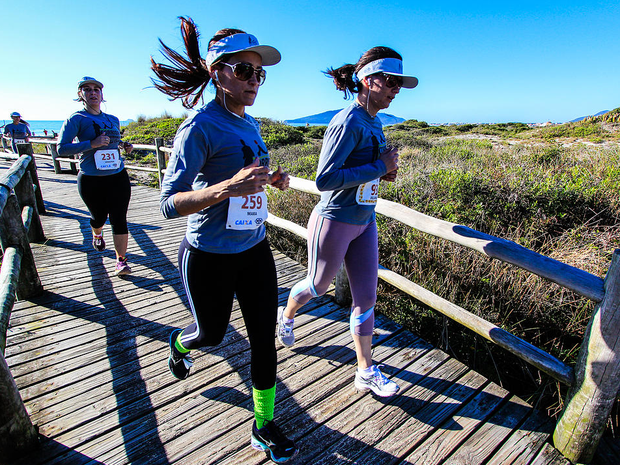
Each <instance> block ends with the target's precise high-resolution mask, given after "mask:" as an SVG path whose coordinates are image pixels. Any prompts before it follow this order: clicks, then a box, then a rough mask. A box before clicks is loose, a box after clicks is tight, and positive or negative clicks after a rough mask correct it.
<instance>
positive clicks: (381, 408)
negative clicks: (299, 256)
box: [7, 172, 562, 465]
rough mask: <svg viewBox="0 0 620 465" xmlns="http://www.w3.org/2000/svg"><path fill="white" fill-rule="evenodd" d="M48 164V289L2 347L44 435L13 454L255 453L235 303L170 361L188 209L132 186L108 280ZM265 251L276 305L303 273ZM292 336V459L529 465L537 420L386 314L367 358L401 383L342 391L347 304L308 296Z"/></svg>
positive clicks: (184, 315) (226, 459) (286, 360)
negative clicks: (120, 262) (215, 337)
mask: <svg viewBox="0 0 620 465" xmlns="http://www.w3.org/2000/svg"><path fill="white" fill-rule="evenodd" d="M46 174H47V173H45V172H43V173H42V174H41V175H40V177H41V178H42V181H43V182H44V185H43V190H44V198H45V199H46V207H47V208H48V215H46V217H44V219H43V221H44V229H45V231H46V234H47V236H48V238H49V240H48V241H47V242H46V244H45V245H43V246H38V247H37V248H36V249H35V257H36V259H37V266H38V267H39V271H40V273H41V277H42V281H43V284H44V286H45V288H46V292H45V293H44V294H43V295H41V296H39V297H38V298H36V299H33V300H32V301H30V302H20V303H19V304H18V305H17V306H16V309H15V311H14V319H13V320H12V331H11V334H10V335H9V345H10V347H8V348H7V360H8V362H9V365H10V366H11V369H12V372H13V373H14V376H15V378H16V382H17V383H18V386H19V387H20V391H21V392H22V396H23V397H24V400H25V402H26V405H27V407H28V409H29V411H30V413H31V416H32V418H33V422H34V423H35V424H37V425H38V426H39V428H40V432H41V436H42V447H41V449H40V450H39V451H37V452H33V454H31V455H30V456H28V457H25V458H24V459H23V460H21V461H20V462H19V464H20V465H22V464H26V463H27V464H29V465H32V464H37V463H38V464H43V463H45V464H67V463H70V464H74V463H75V464H86V463H89V464H95V463H105V464H111V463H136V464H167V463H184V464H202V463H231V464H233V463H235V464H239V463H244V464H246V463H264V462H265V460H266V459H265V456H264V455H263V454H262V453H259V452H257V451H254V450H253V449H251V448H250V447H249V439H250V438H249V436H250V429H251V421H252V418H253V414H252V398H251V387H252V386H251V379H250V365H249V364H250V356H249V344H248V341H247V339H246V332H245V327H244V325H243V319H242V318H241V315H240V312H239V311H238V309H237V308H236V305H235V309H234V312H233V316H232V318H231V321H230V325H229V328H228V331H227V333H226V336H225V339H224V341H223V342H222V344H221V345H219V346H218V347H215V348H206V349H204V350H202V351H196V354H195V355H196V356H195V358H196V363H195V366H194V370H193V371H192V375H191V376H190V377H189V378H188V379H187V380H185V381H183V382H177V381H176V380H175V379H174V378H173V377H172V376H171V375H170V374H169V372H168V369H167V362H166V360H167V356H168V336H169V333H170V331H171V330H172V329H173V328H177V327H184V326H186V325H187V324H188V323H189V321H190V315H189V312H188V311H187V309H186V307H185V305H184V303H183V299H184V295H185V293H184V290H183V288H182V285H181V282H180V279H179V277H178V272H177V269H176V266H175V264H176V250H177V247H178V244H179V242H180V240H181V238H182V236H183V233H184V229H185V225H184V223H185V221H184V220H181V221H165V220H163V219H162V218H161V217H160V215H159V211H158V210H159V209H158V207H159V204H158V201H157V191H155V190H153V189H148V188H144V187H135V188H134V191H133V199H132V203H131V204H130V214H129V218H130V219H131V221H132V223H130V225H129V228H130V234H131V239H130V249H129V253H128V256H129V261H130V264H131V265H132V268H133V270H134V273H133V274H132V275H130V276H128V277H126V278H123V279H119V278H117V277H115V276H113V275H112V272H111V270H112V269H113V266H114V258H115V257H114V253H113V250H107V251H106V252H104V253H97V252H95V251H94V250H92V247H91V244H90V241H91V236H90V226H89V224H88V216H87V213H86V210H85V208H84V207H83V205H82V204H81V200H80V199H79V197H78V196H77V190H76V187H75V185H74V182H71V181H70V180H71V179H75V178H71V177H68V176H67V177H64V178H62V179H61V180H60V181H59V180H58V179H56V178H53V175H52V179H51V180H50V181H48V178H49V177H50V176H48V175H46ZM47 182H50V183H54V184H53V185H52V184H46V183H47ZM108 236H109V234H108ZM275 256H276V263H277V267H278V279H279V285H280V288H279V294H280V302H281V303H284V301H285V300H286V297H287V296H288V292H289V289H290V287H291V286H292V285H293V284H294V283H295V282H297V281H298V280H299V279H301V278H302V277H303V276H304V275H305V271H304V269H303V268H301V267H300V266H299V265H298V264H296V263H294V262H292V261H291V260H290V259H287V258H286V257H283V256H282V255H281V254H279V253H277V252H275ZM296 336H297V340H298V341H299V342H298V343H297V345H296V346H295V348H293V350H289V349H283V348H279V350H278V358H279V364H278V387H277V398H276V401H277V404H276V416H277V418H278V422H279V424H281V425H282V427H283V429H284V430H285V431H286V432H287V434H289V435H290V436H292V437H294V438H295V439H296V440H298V441H299V444H300V446H301V448H302V450H301V452H300V455H299V457H298V458H297V459H296V460H295V462H294V463H313V464H314V463H324V464H332V463H365V464H366V463H367V464H378V463H381V464H384V463H385V464H388V463H416V464H417V463H482V462H484V463H498V464H499V463H502V464H503V463H534V461H535V460H536V458H537V457H539V456H541V454H543V451H544V450H546V449H545V446H544V445H545V442H546V441H547V439H548V434H549V428H550V425H549V423H548V421H547V419H546V418H544V417H542V416H541V415H539V414H538V413H536V412H535V411H533V410H532V408H531V407H530V406H529V405H527V404H525V403H524V402H523V401H521V400H520V399H518V398H516V397H514V396H511V395H510V394H509V393H507V392H506V391H504V390H503V389H501V388H500V387H498V386H496V385H494V384H492V383H489V382H488V381H487V380H486V379H484V378H482V377H481V376H480V375H478V374H477V373H475V372H473V371H471V370H469V369H468V368H467V367H465V366H463V365H462V364H460V363H459V362H457V361H456V360H453V359H450V358H449V357H448V356H447V355H446V354H445V353H443V352H442V351H440V350H438V349H435V348H433V347H432V346H430V345H429V344H427V343H426V342H424V341H422V340H421V339H419V338H417V337H415V336H414V335H412V334H411V333H408V332H406V331H403V330H402V329H401V328H399V327H398V326H397V325H395V324H394V323H392V322H391V321H389V320H387V319H385V318H383V317H380V316H379V317H378V318H377V330H376V334H375V337H374V343H375V344H376V346H375V349H374V354H373V358H374V359H375V360H376V361H377V362H379V363H383V364H384V372H385V373H386V374H388V375H389V376H390V377H393V378H394V379H396V380H397V382H398V383H399V384H400V386H401V393H400V395H399V396H396V397H394V398H392V399H378V398H374V397H373V396H371V395H369V394H361V393H357V392H355V391H354V389H353V386H352V385H353V373H354V369H355V353H354V350H353V345H352V342H351V337H350V334H349V331H348V310H347V309H343V308H340V307H338V306H336V305H334V304H333V303H332V302H331V300H330V299H329V298H328V297H322V298H317V299H315V300H314V301H313V302H312V303H311V304H309V305H307V306H306V307H305V308H304V309H303V311H302V312H301V313H300V314H299V316H298V317H297V318H296ZM545 453H547V452H545ZM558 463H562V462H558Z"/></svg>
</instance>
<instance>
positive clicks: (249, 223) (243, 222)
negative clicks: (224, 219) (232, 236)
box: [235, 220, 252, 226]
mask: <svg viewBox="0 0 620 465" xmlns="http://www.w3.org/2000/svg"><path fill="white" fill-rule="evenodd" d="M235 224H236V225H237V226H252V220H236V221H235Z"/></svg>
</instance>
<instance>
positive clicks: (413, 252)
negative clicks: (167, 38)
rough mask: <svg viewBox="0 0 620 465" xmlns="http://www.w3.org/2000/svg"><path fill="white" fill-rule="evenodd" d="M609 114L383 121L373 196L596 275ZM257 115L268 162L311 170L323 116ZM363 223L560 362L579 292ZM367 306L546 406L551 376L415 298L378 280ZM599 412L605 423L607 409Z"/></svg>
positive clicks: (612, 227) (606, 191) (158, 127)
mask: <svg viewBox="0 0 620 465" xmlns="http://www.w3.org/2000/svg"><path fill="white" fill-rule="evenodd" d="M619 117H620V108H619V109H616V110H613V111H612V112H609V113H607V114H605V115H602V116H600V117H596V118H587V119H585V120H583V121H580V122H577V123H567V124H563V125H553V126H548V127H539V128H532V127H529V126H528V125H526V124H523V123H506V124H485V125H476V124H465V125H449V126H431V125H429V124H427V123H425V122H423V121H416V120H409V121H405V122H404V123H400V124H396V125H392V126H387V127H386V128H385V132H386V136H387V139H388V143H389V144H391V145H393V146H397V147H399V149H400V161H399V175H398V179H397V181H396V182H395V183H391V184H390V183H381V186H380V196H381V197H382V198H385V199H388V200H392V201H395V202H398V203H401V204H403V205H406V206H408V207H410V208H413V209H415V210H417V211H420V212H422V213H425V214H427V215H430V216H433V217H436V218H441V219H444V220H447V221H450V222H453V223H459V224H463V225H466V226H469V227H471V228H474V229H477V230H479V231H482V232H485V233H488V234H491V235H493V236H497V237H501V238H504V239H508V240H511V241H514V242H516V243H518V244H520V245H522V246H524V247H527V248H529V249H532V250H534V251H535V252H538V253H541V254H544V255H547V256H550V257H552V258H554V259H557V260H560V261H562V262H564V263H567V264H569V265H572V266H575V267H578V268H581V269H584V270H586V271H588V272H590V273H593V274H595V275H597V276H601V277H603V276H604V275H605V273H606V271H607V267H608V266H609V263H610V259H611V254H612V252H613V251H614V249H617V248H620V196H619V195H618V193H619V192H620V140H619V139H620V120H619V119H618V118H619ZM261 121H262V131H263V138H264V140H265V142H266V143H267V145H268V147H269V149H270V154H271V157H272V165H273V166H277V165H278V164H279V165H282V166H283V168H284V169H285V170H286V171H288V172H289V173H290V174H292V175H294V176H298V177H302V178H305V179H313V178H314V175H315V170H316V166H317V162H318V157H319V153H320V148H321V137H322V135H323V133H324V131H325V127H324V126H322V127H316V126H313V127H292V126H287V125H285V124H282V123H279V122H276V121H271V120H267V119H263V120H261ZM179 123H180V121H178V122H177V121H172V120H170V119H169V118H162V119H159V120H154V121H144V122H142V123H135V127H131V128H130V127H127V128H125V129H124V131H125V134H124V136H123V137H124V138H126V139H128V140H130V141H134V142H138V143H147V142H146V139H147V138H148V137H151V139H150V140H149V141H148V143H152V137H153V136H152V134H154V133H155V131H160V132H158V134H160V135H158V136H157V137H164V138H167V136H164V135H163V134H164V133H165V134H172V135H173V134H174V131H175V130H173V129H172V128H173V127H174V125H175V124H176V125H177V126H178V124H179ZM141 126H142V127H144V128H145V130H144V133H141V131H140V130H139V128H140V127H141ZM147 128H148V129H147ZM153 128H155V129H153ZM130 130H131V132H130ZM147 130H148V131H149V132H148V134H147V132H146V131H147ZM166 131H167V132H166ZM143 156H146V155H141V154H137V155H136V157H137V158H139V157H143ZM269 196H270V211H272V212H273V214H275V215H277V216H280V217H282V218H286V219H288V220H291V221H294V222H296V223H298V224H300V225H304V226H305V225H306V223H307V220H308V217H309V216H310V212H311V210H312V208H313V207H314V205H315V204H316V202H317V198H316V197H314V196H312V195H309V194H303V193H299V192H295V191H293V190H289V191H287V192H276V191H270V192H269ZM377 223H378V226H379V247H380V259H379V260H380V263H381V265H383V266H385V267H387V268H389V269H392V270H394V271H396V272H397V273H399V274H401V275H403V276H405V277H407V278H408V279H410V280H412V281H413V282H415V283H417V284H419V285H421V286H423V287H425V288H427V289H428V290H430V291H432V292H434V293H436V294H438V295H440V296H441V297H444V298H446V299H448V300H450V301H452V302H454V303H456V304H457V305H459V306H461V307H463V308H465V309H467V310H469V311H471V312H473V313H475V314H476V315H479V316H481V317H483V318H485V319H486V320H489V321H491V322H492V323H494V324H496V325H498V326H500V327H502V328H504V329H506V330H508V331H510V332H512V333H514V334H516V335H517V336H519V337H522V338H523V339H525V340H526V341H528V342H530V343H532V344H535V345H537V346H538V347H540V348H542V349H544V350H546V351H548V352H550V353H551V354H553V355H555V356H556V357H558V358H559V359H561V360H563V361H565V362H567V363H573V362H574V360H575V357H576V355H577V351H578V349H579V344H580V343H581V340H582V337H583V334H584V331H585V328H586V325H587V323H588V320H589V317H590V315H591V313H592V311H593V309H594V304H593V303H591V302H589V301H587V299H585V298H583V297H580V296H578V295H576V294H574V293H572V292H571V291H568V290H566V289H563V288H560V287H559V286H557V285H555V284H553V283H550V282H548V281H546V280H544V279H542V278H538V277H536V276H534V275H531V274H530V273H528V272H525V271H523V270H520V269H517V268H516V267H513V266H511V265H507V264H505V263H502V262H499V261H492V260H490V259H488V258H487V257H485V256H482V255H480V254H478V253H477V252H474V251H471V250H469V249H466V248H465V247H462V246H459V245H456V244H452V243H450V242H448V241H445V240H442V239H438V238H435V237H432V236H428V235H425V234H423V233H419V232H417V231H415V230H412V229H411V228H408V227H406V226H403V225H402V224H399V223H398V222H396V221H393V220H390V219H387V218H385V217H381V216H380V215H378V217H377ZM268 233H269V237H270V241H271V243H272V245H273V246H274V247H276V248H278V249H279V250H281V251H282V252H284V253H286V254H289V255H290V256H292V257H293V258H295V259H297V260H299V261H300V262H302V263H303V262H305V261H306V249H305V242H304V241H303V240H301V239H299V238H297V237H296V236H293V235H292V234H289V233H286V232H282V231H281V230H275V229H272V228H271V227H268ZM376 308H377V310H378V311H379V312H381V313H384V314H386V315H387V316H389V317H390V318H392V319H394V320H395V321H397V322H398V323H400V324H402V325H403V326H405V327H407V328H408V329H410V330H412V331H413V332H415V333H416V334H418V335H420V336H421V337H422V338H424V339H426V340H427V341H429V342H431V343H433V344H435V345H438V346H440V347H441V348H443V349H444V350H446V351H447V352H448V353H450V354H451V355H453V356H456V357H457V358H459V359H460V360H462V361H463V362H464V363H466V364H467V365H469V366H471V367H472V368H474V369H475V370H477V371H479V372H481V373H483V374H484V375H486V376H487V377H489V378H490V379H492V380H494V381H495V382H497V383H499V384H501V385H503V386H504V387H506V388H507V389H509V390H511V391H512V392H514V393H516V394H518V395H520V396H521V397H523V398H525V399H526V400H528V401H529V402H531V403H532V404H534V405H536V406H538V407H540V408H544V409H546V410H547V411H548V413H549V414H550V415H552V416H553V415H556V414H557V413H559V411H560V410H561V408H562V399H563V397H564V395H565V391H564V388H563V387H562V386H560V385H558V384H557V383H556V382H554V381H553V380H551V379H550V378H548V377H546V375H544V374H541V373H540V372H538V371H537V370H535V369H534V368H532V367H530V366H529V365H526V364H525V363H524V362H521V361H520V360H519V359H517V358H516V357H514V356H512V355H510V354H509V353H507V352H505V351H503V350H502V349H500V348H498V347H496V346H493V345H491V344H489V343H487V342H486V341H485V340H483V339H482V338H480V337H478V336H476V335H474V334H473V333H471V332H469V331H468V330H466V329H464V328H462V327H460V326H459V325H458V324H456V323H451V322H449V321H448V320H447V319H446V318H445V317H443V316H441V315H439V314H437V313H435V312H434V311H433V310H432V309H430V308H428V307H425V306H424V305H422V304H420V303H419V302H417V301H416V300H415V299H413V298H411V297H409V296H406V295H404V294H402V293H401V292H400V291H397V290H395V289H393V288H391V287H390V286H387V285H384V284H380V286H379V298H378V302H377V307H376ZM613 421H614V422H615V424H614V425H613V426H614V427H617V426H618V424H617V415H614V417H613Z"/></svg>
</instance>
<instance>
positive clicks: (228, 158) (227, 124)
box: [160, 101, 269, 254]
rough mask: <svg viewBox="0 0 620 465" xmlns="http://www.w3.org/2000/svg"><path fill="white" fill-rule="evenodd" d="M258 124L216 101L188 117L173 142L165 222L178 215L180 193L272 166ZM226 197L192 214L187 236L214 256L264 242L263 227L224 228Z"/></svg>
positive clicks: (164, 200) (164, 187)
mask: <svg viewBox="0 0 620 465" xmlns="http://www.w3.org/2000/svg"><path fill="white" fill-rule="evenodd" d="M258 128H259V125H258V122H257V121H256V120H255V119H254V118H252V117H251V116H249V115H248V114H246V115H245V117H244V118H239V117H237V116H234V115H232V114H231V113H230V112H228V111H227V110H225V109H224V108H222V107H221V106H220V105H218V104H217V103H216V102H215V101H211V102H209V103H208V104H207V105H206V106H205V107H203V108H201V109H200V110H199V111H198V112H197V113H196V114H195V115H193V116H191V117H189V118H188V119H186V120H185V121H184V122H183V124H181V126H180V127H179V129H178V131H177V134H176V136H175V138H174V147H173V153H172V155H171V156H170V161H169V162H168V167H167V168H166V174H165V176H164V180H163V182H162V189H161V196H160V208H161V212H162V214H163V215H164V216H165V217H166V218H173V217H176V216H179V213H178V212H177V210H176V208H175V206H174V196H175V194H177V193H178V192H189V191H193V190H200V189H203V188H205V187H208V186H212V185H215V184H218V183H220V182H222V181H225V180H227V179H230V178H232V177H233V176H234V175H235V174H236V173H237V172H238V171H239V170H240V169H241V168H243V167H244V166H247V165H249V164H251V163H252V161H254V159H255V158H257V157H258V158H259V159H260V164H261V166H267V167H268V166H269V154H268V152H267V147H266V146H265V143H264V142H263V139H262V138H261V136H260V133H259V130H258ZM228 206H229V201H228V199H226V200H223V201H221V202H218V203H216V204H214V205H211V206H209V207H207V208H205V209H203V210H201V211H199V212H197V213H192V214H190V215H188V219H187V231H186V234H185V237H186V238H187V241H188V242H189V243H190V245H192V246H193V247H196V248H197V249H199V250H202V251H205V252H212V253H223V254H233V253H239V252H243V251H244V250H248V249H249V248H251V247H254V246H255V245H256V244H258V243H259V242H261V241H262V240H263V239H264V238H265V226H264V225H261V226H259V227H258V228H256V229H252V230H235V229H226V219H227V216H228Z"/></svg>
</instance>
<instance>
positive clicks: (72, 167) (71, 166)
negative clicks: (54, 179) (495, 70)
mask: <svg viewBox="0 0 620 465" xmlns="http://www.w3.org/2000/svg"><path fill="white" fill-rule="evenodd" d="M69 158H70V159H71V160H77V158H76V156H75V155H70V156H69ZM69 169H70V171H71V174H77V173H78V169H77V163H69Z"/></svg>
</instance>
